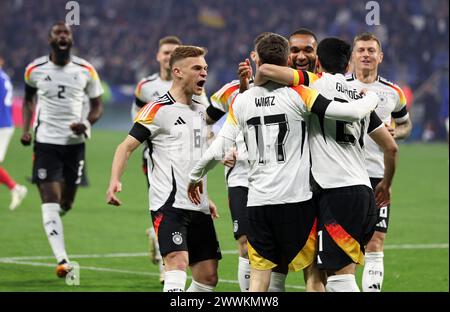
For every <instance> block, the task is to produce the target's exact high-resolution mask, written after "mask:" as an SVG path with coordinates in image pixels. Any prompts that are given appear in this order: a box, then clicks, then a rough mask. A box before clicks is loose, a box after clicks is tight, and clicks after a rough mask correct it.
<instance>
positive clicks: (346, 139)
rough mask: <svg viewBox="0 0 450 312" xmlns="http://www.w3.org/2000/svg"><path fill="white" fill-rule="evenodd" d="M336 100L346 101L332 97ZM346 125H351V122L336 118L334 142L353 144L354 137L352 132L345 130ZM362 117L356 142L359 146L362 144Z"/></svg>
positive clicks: (345, 101)
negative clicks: (359, 133)
mask: <svg viewBox="0 0 450 312" xmlns="http://www.w3.org/2000/svg"><path fill="white" fill-rule="evenodd" d="M334 100H335V101H336V102H342V103H348V101H347V100H343V99H340V98H336V97H335V98H334ZM347 127H353V123H352V122H348V121H342V120H336V142H337V143H339V144H351V145H355V142H356V138H355V136H354V135H353V134H352V133H348V132H347V131H346V129H347ZM363 130H364V119H362V120H361V135H360V136H359V139H358V143H359V145H360V146H361V147H363V146H364V131H363Z"/></svg>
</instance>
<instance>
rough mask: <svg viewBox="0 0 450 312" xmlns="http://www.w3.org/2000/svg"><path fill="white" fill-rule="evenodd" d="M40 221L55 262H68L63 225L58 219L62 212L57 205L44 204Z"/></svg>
mask: <svg viewBox="0 0 450 312" xmlns="http://www.w3.org/2000/svg"><path fill="white" fill-rule="evenodd" d="M41 207H42V221H43V223H44V230H45V233H46V234H47V238H48V242H49V243H50V247H51V248H52V250H53V254H54V255H55V258H56V261H57V262H58V263H60V262H61V261H63V260H66V261H67V262H69V258H68V257H67V253H66V248H65V246H64V232H63V224H62V220H61V217H60V215H59V214H60V212H61V211H62V209H61V207H60V205H59V204H55V203H46V204H42V206H41Z"/></svg>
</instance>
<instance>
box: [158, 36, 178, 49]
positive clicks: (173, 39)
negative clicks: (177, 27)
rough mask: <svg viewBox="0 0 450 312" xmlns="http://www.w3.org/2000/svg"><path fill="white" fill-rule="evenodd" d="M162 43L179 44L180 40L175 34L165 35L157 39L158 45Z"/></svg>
mask: <svg viewBox="0 0 450 312" xmlns="http://www.w3.org/2000/svg"><path fill="white" fill-rule="evenodd" d="M164 44H178V45H181V44H182V43H181V40H180V38H178V37H177V36H167V37H163V38H161V39H159V47H160V48H161V46H162V45H164Z"/></svg>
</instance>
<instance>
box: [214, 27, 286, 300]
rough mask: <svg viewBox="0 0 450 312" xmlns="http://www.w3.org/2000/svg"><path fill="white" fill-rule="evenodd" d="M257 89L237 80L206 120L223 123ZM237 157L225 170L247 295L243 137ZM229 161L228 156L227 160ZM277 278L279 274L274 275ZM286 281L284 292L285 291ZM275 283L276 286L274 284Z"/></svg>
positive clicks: (216, 96) (249, 81)
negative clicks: (238, 98)
mask: <svg viewBox="0 0 450 312" xmlns="http://www.w3.org/2000/svg"><path fill="white" fill-rule="evenodd" d="M266 34H268V33H261V34H259V35H258V36H257V37H256V38H255V40H254V41H253V46H254V47H255V50H256V45H257V44H258V42H259V41H260V40H261V39H262V38H263V37H264V36H265V35H266ZM250 57H251V59H252V60H253V61H255V59H256V57H257V56H256V52H255V51H251V52H250ZM251 86H253V78H252V77H251V73H245V74H244V75H239V80H238V79H236V80H233V81H231V82H229V83H227V84H225V85H224V86H223V87H222V88H220V90H218V91H217V92H215V93H214V94H213V95H212V96H211V105H210V106H208V108H207V109H206V114H207V115H206V120H207V122H208V123H209V124H213V123H215V122H217V121H218V120H220V119H221V118H222V116H224V115H225V114H226V113H228V111H229V108H230V105H231V103H232V102H233V100H234V98H235V97H236V96H237V95H238V94H239V93H240V92H243V91H245V90H246V89H248V87H251ZM233 153H236V155H234V157H237V159H236V161H235V162H234V164H233V165H232V166H231V167H229V166H225V180H226V183H227V190H228V203H229V208H230V212H231V218H232V224H233V234H234V238H235V240H236V242H237V245H238V253H239V258H238V281H239V288H240V289H241V291H243V292H246V291H248V290H249V287H250V263H249V260H248V250H247V235H246V233H247V230H248V220H247V215H246V212H247V210H246V209H247V196H248V170H249V167H248V157H247V148H246V147H245V143H244V137H243V136H242V134H239V135H238V137H237V138H236V146H235V147H233V151H232V153H231V154H233ZM226 157H227V156H226ZM274 274H276V273H274ZM277 280H279V278H277V277H275V278H273V279H271V285H272V286H273V287H272V288H274V284H273V283H275V281H277ZM284 280H285V279H284V278H283V279H282V283H281V284H282V285H281V287H280V288H284ZM272 281H273V283H272Z"/></svg>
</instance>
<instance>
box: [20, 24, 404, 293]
mask: <svg viewBox="0 0 450 312" xmlns="http://www.w3.org/2000/svg"><path fill="white" fill-rule="evenodd" d="M49 38H50V40H49V41H50V45H51V47H52V50H51V53H50V55H49V56H45V57H42V58H39V59H37V60H35V61H34V62H33V63H31V64H30V65H29V66H28V67H27V69H26V73H25V82H26V86H27V87H26V93H25V100H24V124H25V125H26V126H25V127H24V133H23V135H22V138H21V141H22V143H23V144H30V143H31V141H32V135H31V133H30V130H29V127H28V126H27V125H29V122H30V119H31V115H32V113H33V111H34V103H35V102H36V99H37V114H36V120H35V122H34V125H35V127H34V131H35V132H34V153H35V160H34V163H33V180H34V181H35V182H36V183H37V185H38V189H39V192H40V195H41V199H42V212H43V222H44V228H45V230H46V233H47V237H48V240H49V243H50V246H51V248H52V250H53V252H54V255H55V257H56V259H57V262H58V265H57V274H58V276H65V275H66V274H67V273H68V272H70V271H71V269H72V268H71V265H70V261H69V258H68V255H67V253H66V250H65V246H64V237H63V227H62V221H61V216H62V215H63V214H65V213H66V212H67V211H68V210H69V209H70V208H71V206H72V203H73V201H74V197H75V193H76V190H77V185H78V184H79V182H80V178H81V173H82V168H83V165H84V141H85V140H86V138H88V137H89V136H90V128H91V125H92V124H93V123H95V121H97V120H98V118H100V116H101V113H102V104H101V100H100V97H101V94H102V92H103V90H102V87H101V84H100V80H99V78H98V75H97V73H96V71H95V69H94V68H93V67H92V65H91V64H89V63H88V62H86V61H85V60H83V59H81V58H78V57H75V56H73V55H71V54H70V48H71V46H72V33H71V30H70V28H69V27H68V26H67V25H65V24H64V23H56V24H54V25H53V26H52V28H51V31H50V34H49ZM205 54H206V51H205V49H203V48H200V47H196V46H188V45H183V44H182V43H181V41H180V40H179V39H178V38H177V37H174V36H169V37H165V38H162V39H161V40H160V45H159V50H158V53H157V61H158V62H159V64H160V72H159V73H158V74H154V75H152V76H149V77H147V78H145V79H143V80H141V81H140V82H139V84H138V86H137V88H136V94H135V95H136V99H135V101H134V103H133V109H132V115H133V119H134V123H133V126H132V128H131V130H130V132H129V134H128V136H127V137H126V138H125V139H124V141H123V142H122V143H121V144H120V145H119V146H118V147H117V150H116V152H115V155H114V159H113V163H112V170H111V178H110V184H109V187H108V190H107V198H106V201H107V202H108V203H109V204H112V205H120V204H121V202H120V200H119V199H118V197H117V194H116V193H117V192H120V191H121V183H120V178H121V176H122V174H123V172H124V170H125V167H126V163H127V160H128V158H129V156H130V155H131V153H133V151H135V150H136V149H137V148H138V147H139V146H140V145H144V146H145V149H144V151H143V156H144V157H143V158H144V160H145V165H144V168H145V172H146V175H147V179H148V185H149V188H148V192H149V202H150V210H151V217H152V221H153V228H152V229H150V230H149V237H150V240H151V241H152V242H154V243H155V244H154V245H155V248H154V249H153V255H152V256H153V260H154V261H155V262H158V263H159V264H160V272H161V276H160V280H161V281H163V283H164V286H163V287H164V291H185V288H186V280H187V274H186V271H187V268H188V267H189V268H190V270H191V274H192V283H191V285H190V286H189V287H188V289H186V291H197V292H199V291H213V290H214V288H215V287H216V285H217V282H218V275H217V271H218V263H219V260H220V259H221V253H220V248H219V243H218V239H217V236H216V232H215V229H214V224H213V218H215V217H217V216H218V214H217V208H216V206H215V204H214V203H213V202H212V201H211V200H210V199H209V198H208V194H207V187H206V174H207V172H208V171H209V170H211V169H212V168H213V167H214V166H215V165H216V164H217V163H219V162H222V163H224V164H225V168H226V169H225V178H226V182H227V188H228V195H229V205H230V210H231V215H232V219H233V230H234V236H235V239H236V241H237V244H238V252H239V264H238V280H239V285H240V288H241V291H284V288H285V280H286V275H287V273H288V271H290V270H291V271H298V270H303V271H304V277H305V283H306V290H307V291H325V290H326V291H347V292H348V291H359V287H358V285H357V283H356V280H355V271H356V265H358V264H360V265H365V267H364V273H363V281H362V287H363V290H364V291H380V290H381V286H382V281H383V273H384V269H383V243H384V238H385V234H386V230H387V226H388V220H389V206H390V197H391V194H390V188H391V185H392V180H393V176H394V172H395V167H396V158H397V151H398V146H397V144H396V142H395V139H400V138H404V137H406V136H407V135H408V134H409V133H410V131H411V121H410V118H409V115H408V112H407V110H406V99H405V96H404V95H403V92H402V91H401V89H400V88H399V87H398V86H396V85H394V84H392V83H390V82H388V81H386V80H385V79H383V78H381V77H380V76H378V66H379V64H380V63H381V62H382V58H383V53H382V49H381V43H380V41H379V40H378V39H377V37H376V36H374V35H373V34H370V33H363V34H360V35H358V36H356V37H355V40H354V42H353V46H352V45H350V44H349V43H347V42H345V41H343V40H341V39H338V38H326V39H323V40H322V41H320V43H318V41H317V38H316V36H315V35H314V33H313V32H311V31H310V30H307V29H299V30H298V31H296V32H294V33H292V34H291V35H290V36H289V37H288V39H286V38H284V37H282V36H280V35H277V34H274V33H262V34H260V35H258V36H257V37H256V38H255V40H254V44H253V51H252V52H251V53H250V59H251V60H252V62H253V63H254V66H255V68H256V70H255V71H253V68H252V64H251V62H250V60H249V59H246V60H244V61H243V62H241V63H240V64H239V65H238V66H237V71H238V74H237V78H238V79H237V80H235V81H232V82H230V83H228V84H226V85H225V86H224V87H222V88H221V89H220V90H219V91H217V92H216V93H214V94H213V96H212V97H211V103H209V101H208V99H207V97H206V95H205V90H204V85H205V82H206V79H207V75H208V72H207V70H208V65H207V62H206V58H205ZM350 65H351V66H350ZM230 66H231V65H230ZM36 95H37V96H36ZM86 96H87V97H88V98H89V101H88V102H89V104H90V107H89V112H88V113H87V114H84V116H83V113H82V111H83V105H86V103H85V102H86V101H85V100H84V98H85V97H86ZM227 113H228V115H227V118H226V121H225V122H224V124H223V126H222V127H221V129H220V131H219V133H218V134H217V135H216V136H215V138H212V139H211V125H212V124H214V123H215V122H217V121H218V120H220V119H221V118H222V116H224V115H225V114H227ZM392 121H395V127H394V123H393V122H392ZM364 254H365V255H364ZM364 262H365V263H364Z"/></svg>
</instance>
